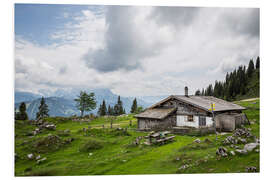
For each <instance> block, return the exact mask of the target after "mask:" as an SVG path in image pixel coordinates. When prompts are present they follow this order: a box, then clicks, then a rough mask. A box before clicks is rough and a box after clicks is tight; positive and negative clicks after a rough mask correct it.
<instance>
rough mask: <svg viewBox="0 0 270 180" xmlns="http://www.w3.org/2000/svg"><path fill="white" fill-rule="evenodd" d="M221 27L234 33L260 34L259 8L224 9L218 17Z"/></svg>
mask: <svg viewBox="0 0 270 180" xmlns="http://www.w3.org/2000/svg"><path fill="white" fill-rule="evenodd" d="M220 25H221V28H222V29H223V31H224V30H227V31H230V32H232V33H234V34H236V35H247V36H249V37H256V38H259V36H260V9H257V8H254V9H234V10H233V11H225V14H224V16H221V19H220Z"/></svg>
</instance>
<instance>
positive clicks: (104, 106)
mask: <svg viewBox="0 0 270 180" xmlns="http://www.w3.org/2000/svg"><path fill="white" fill-rule="evenodd" d="M106 114H107V107H106V103H105V100H103V102H102V105H101V111H100V115H101V116H105V115H106Z"/></svg>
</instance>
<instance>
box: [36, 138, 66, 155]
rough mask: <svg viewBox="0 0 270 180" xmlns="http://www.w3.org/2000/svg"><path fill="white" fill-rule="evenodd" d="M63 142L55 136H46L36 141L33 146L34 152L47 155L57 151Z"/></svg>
mask: <svg viewBox="0 0 270 180" xmlns="http://www.w3.org/2000/svg"><path fill="white" fill-rule="evenodd" d="M64 144H65V142H64V141H63V140H62V139H61V138H60V137H59V136H57V135H48V136H46V137H42V138H39V139H37V141H36V142H34V144H33V149H34V151H36V152H38V153H47V152H53V151H56V150H58V149H59V148H60V147H61V146H63V145H64Z"/></svg>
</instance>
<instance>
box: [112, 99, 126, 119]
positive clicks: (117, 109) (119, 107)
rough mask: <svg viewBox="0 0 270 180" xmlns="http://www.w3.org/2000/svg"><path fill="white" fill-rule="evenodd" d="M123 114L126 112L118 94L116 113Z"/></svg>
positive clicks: (115, 106)
mask: <svg viewBox="0 0 270 180" xmlns="http://www.w3.org/2000/svg"><path fill="white" fill-rule="evenodd" d="M121 114H124V109H123V103H122V101H121V99H120V96H118V100H117V104H115V105H114V115H116V116H118V115H121Z"/></svg>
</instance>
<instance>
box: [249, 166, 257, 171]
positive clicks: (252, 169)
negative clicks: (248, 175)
mask: <svg viewBox="0 0 270 180" xmlns="http://www.w3.org/2000/svg"><path fill="white" fill-rule="evenodd" d="M246 172H257V168H256V167H255V166H249V167H246Z"/></svg>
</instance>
